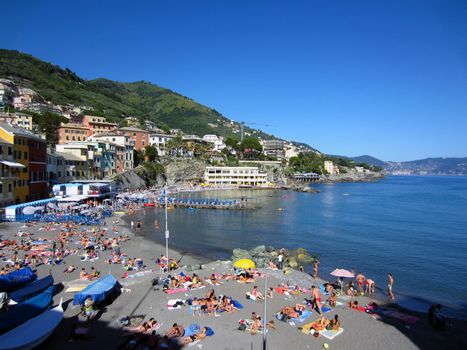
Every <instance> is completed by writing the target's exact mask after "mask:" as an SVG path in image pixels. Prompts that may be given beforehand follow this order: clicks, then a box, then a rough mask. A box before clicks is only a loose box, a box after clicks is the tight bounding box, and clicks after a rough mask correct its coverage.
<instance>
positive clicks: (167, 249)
mask: <svg viewBox="0 0 467 350" xmlns="http://www.w3.org/2000/svg"><path fill="white" fill-rule="evenodd" d="M164 192H165V196H164V198H165V256H166V258H167V271H169V269H170V260H169V223H168V220H167V183H166V185H165V188H164Z"/></svg>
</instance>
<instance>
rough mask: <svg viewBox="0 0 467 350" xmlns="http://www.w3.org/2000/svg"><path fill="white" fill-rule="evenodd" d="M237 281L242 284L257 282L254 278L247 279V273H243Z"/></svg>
mask: <svg viewBox="0 0 467 350" xmlns="http://www.w3.org/2000/svg"><path fill="white" fill-rule="evenodd" d="M237 281H239V282H242V283H254V282H256V280H255V279H254V278H253V277H247V275H246V274H245V273H241V274H240V275H239V276H238V277H237Z"/></svg>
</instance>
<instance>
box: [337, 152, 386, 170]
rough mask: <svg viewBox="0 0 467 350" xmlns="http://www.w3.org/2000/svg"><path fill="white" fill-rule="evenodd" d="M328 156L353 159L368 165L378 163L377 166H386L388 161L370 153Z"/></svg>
mask: <svg viewBox="0 0 467 350" xmlns="http://www.w3.org/2000/svg"><path fill="white" fill-rule="evenodd" d="M328 156H331V157H334V158H343V159H351V160H353V161H354V162H355V163H366V164H368V165H376V166H382V167H385V166H386V162H384V161H382V160H380V159H378V158H375V157H372V156H369V155H363V156H358V157H349V156H338V155H332V154H328Z"/></svg>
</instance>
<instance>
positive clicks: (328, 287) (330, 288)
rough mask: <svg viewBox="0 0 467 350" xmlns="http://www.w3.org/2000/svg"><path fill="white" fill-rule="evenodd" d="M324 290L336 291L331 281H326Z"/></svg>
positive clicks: (328, 291)
mask: <svg viewBox="0 0 467 350" xmlns="http://www.w3.org/2000/svg"><path fill="white" fill-rule="evenodd" d="M324 291H325V292H326V293H331V292H333V291H334V287H333V286H332V284H331V283H325V284H324Z"/></svg>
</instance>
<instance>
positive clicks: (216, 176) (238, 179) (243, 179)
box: [204, 167, 267, 187]
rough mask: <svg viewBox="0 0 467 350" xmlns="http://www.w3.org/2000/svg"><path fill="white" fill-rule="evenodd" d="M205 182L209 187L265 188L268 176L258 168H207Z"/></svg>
mask: <svg viewBox="0 0 467 350" xmlns="http://www.w3.org/2000/svg"><path fill="white" fill-rule="evenodd" d="M204 181H205V183H206V184H208V185H233V186H253V187H256V186H259V187H264V186H266V184H267V174H265V173H262V172H260V171H259V169H258V168H257V167H206V170H205V172H204Z"/></svg>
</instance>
